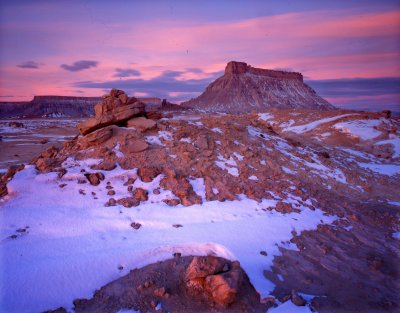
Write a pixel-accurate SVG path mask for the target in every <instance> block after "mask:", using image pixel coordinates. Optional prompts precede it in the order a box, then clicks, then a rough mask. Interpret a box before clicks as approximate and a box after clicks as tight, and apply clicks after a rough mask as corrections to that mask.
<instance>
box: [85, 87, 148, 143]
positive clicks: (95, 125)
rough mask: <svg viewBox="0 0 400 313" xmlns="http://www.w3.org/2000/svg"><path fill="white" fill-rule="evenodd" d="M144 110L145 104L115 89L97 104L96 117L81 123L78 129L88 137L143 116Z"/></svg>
mask: <svg viewBox="0 0 400 313" xmlns="http://www.w3.org/2000/svg"><path fill="white" fill-rule="evenodd" d="M144 109H145V104H144V103H143V102H140V101H138V100H137V99H136V98H134V97H133V98H129V97H128V96H127V95H126V94H125V92H123V91H122V90H118V89H113V90H111V92H110V94H109V95H105V96H103V98H102V101H101V102H100V103H98V104H96V106H95V114H96V115H95V117H93V118H90V119H88V120H86V121H84V122H82V123H80V124H79V125H78V129H79V131H80V133H81V134H82V135H87V134H89V133H91V132H93V131H95V130H97V129H100V128H103V127H106V126H109V125H113V124H121V123H124V122H126V121H128V120H129V119H131V118H133V117H135V116H139V115H143V114H144V113H145V110H144Z"/></svg>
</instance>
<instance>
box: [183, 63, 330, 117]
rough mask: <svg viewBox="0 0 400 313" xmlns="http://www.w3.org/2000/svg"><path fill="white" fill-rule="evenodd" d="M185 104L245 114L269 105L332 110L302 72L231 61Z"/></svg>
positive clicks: (208, 109)
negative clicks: (198, 93) (223, 70)
mask: <svg viewBox="0 0 400 313" xmlns="http://www.w3.org/2000/svg"><path fill="white" fill-rule="evenodd" d="M182 105H183V106H185V107H188V108H192V109H196V110H202V111H206V112H225V113H234V114H245V113H248V112H253V111H256V112H263V111H265V110H267V109H270V108H280V109H315V110H333V109H335V107H334V106H333V105H331V104H330V103H329V102H327V101H326V100H324V99H322V98H321V97H320V96H318V95H317V93H316V92H315V91H314V90H313V89H312V88H311V87H309V86H308V85H306V84H305V83H304V82H303V76H302V75H301V74H300V73H294V72H284V71H274V70H268V69H261V68H254V67H251V66H250V65H247V64H246V63H244V62H235V61H232V62H229V63H228V64H227V66H226V68H225V73H224V75H223V76H222V77H220V78H218V79H217V80H215V81H214V82H213V83H211V84H210V85H209V86H208V87H207V88H206V90H205V91H204V93H203V94H201V95H200V96H199V97H197V98H195V99H192V100H189V101H187V102H184V103H182Z"/></svg>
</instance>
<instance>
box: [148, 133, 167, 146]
mask: <svg viewBox="0 0 400 313" xmlns="http://www.w3.org/2000/svg"><path fill="white" fill-rule="evenodd" d="M145 138H146V141H147V142H148V143H149V144H157V145H159V146H165V145H164V144H163V143H162V142H161V140H160V138H162V139H164V140H167V141H171V140H173V139H174V138H173V136H172V134H171V133H170V132H168V131H163V130H160V131H158V135H155V136H145Z"/></svg>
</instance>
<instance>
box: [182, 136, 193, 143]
mask: <svg viewBox="0 0 400 313" xmlns="http://www.w3.org/2000/svg"><path fill="white" fill-rule="evenodd" d="M179 141H182V142H187V143H192V139H190V138H189V137H185V138H181V139H180V140H179Z"/></svg>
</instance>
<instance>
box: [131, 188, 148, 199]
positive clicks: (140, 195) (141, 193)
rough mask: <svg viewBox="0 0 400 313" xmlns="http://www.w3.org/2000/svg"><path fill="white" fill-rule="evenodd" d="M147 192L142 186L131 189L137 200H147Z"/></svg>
mask: <svg viewBox="0 0 400 313" xmlns="http://www.w3.org/2000/svg"><path fill="white" fill-rule="evenodd" d="M148 195H149V192H148V191H147V190H144V189H142V188H136V189H135V190H134V191H133V196H134V197H135V199H137V200H138V201H147V200H148V198H149V196H148Z"/></svg>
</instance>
